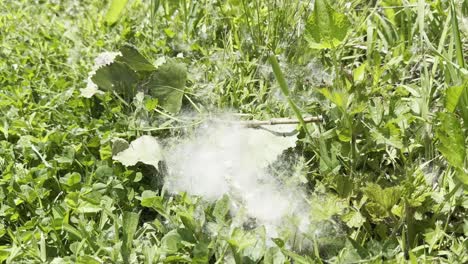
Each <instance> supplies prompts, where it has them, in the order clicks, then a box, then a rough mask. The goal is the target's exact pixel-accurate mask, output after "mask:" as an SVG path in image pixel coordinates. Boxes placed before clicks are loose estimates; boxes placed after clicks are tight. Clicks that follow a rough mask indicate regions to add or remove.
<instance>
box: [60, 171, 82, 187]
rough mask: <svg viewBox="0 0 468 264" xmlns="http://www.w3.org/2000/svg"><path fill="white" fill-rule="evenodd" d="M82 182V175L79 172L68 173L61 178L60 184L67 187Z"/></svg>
mask: <svg viewBox="0 0 468 264" xmlns="http://www.w3.org/2000/svg"><path fill="white" fill-rule="evenodd" d="M80 182H81V175H80V174H79V173H78V172H72V173H67V174H65V176H63V177H62V178H60V183H61V184H64V185H66V186H69V187H70V186H73V185H75V184H78V183H80Z"/></svg>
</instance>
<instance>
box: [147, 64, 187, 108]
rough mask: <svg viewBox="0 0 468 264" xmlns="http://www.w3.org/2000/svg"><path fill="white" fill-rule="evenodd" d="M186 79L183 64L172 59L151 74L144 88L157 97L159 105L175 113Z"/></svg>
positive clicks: (179, 103) (178, 106)
mask: <svg viewBox="0 0 468 264" xmlns="http://www.w3.org/2000/svg"><path fill="white" fill-rule="evenodd" d="M186 80H187V68H186V66H185V64H183V63H179V62H176V61H175V60H173V59H172V60H168V61H167V62H166V63H164V64H163V65H161V66H160V67H159V68H158V69H157V70H156V71H155V72H153V73H152V74H151V77H150V78H149V81H148V82H147V83H145V84H144V88H145V90H147V91H148V93H149V94H150V95H151V96H153V97H155V98H157V99H158V103H159V106H161V107H162V108H163V109H164V110H166V111H168V112H170V113H173V114H177V113H178V112H179V111H180V108H181V106H182V97H183V95H184V89H185V82H186Z"/></svg>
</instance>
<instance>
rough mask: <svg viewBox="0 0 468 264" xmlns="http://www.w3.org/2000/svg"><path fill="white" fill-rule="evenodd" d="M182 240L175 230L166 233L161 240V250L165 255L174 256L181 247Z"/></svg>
mask: <svg viewBox="0 0 468 264" xmlns="http://www.w3.org/2000/svg"><path fill="white" fill-rule="evenodd" d="M181 242H182V238H181V236H180V235H179V233H178V232H177V230H176V229H174V230H172V231H170V232H169V233H167V234H166V235H165V236H164V237H163V238H162V240H161V250H162V252H163V253H165V254H175V253H177V251H178V250H179V247H180V246H181Z"/></svg>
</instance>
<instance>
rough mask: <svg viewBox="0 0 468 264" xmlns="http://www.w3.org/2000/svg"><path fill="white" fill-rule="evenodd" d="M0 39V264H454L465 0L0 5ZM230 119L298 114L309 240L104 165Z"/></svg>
mask: <svg viewBox="0 0 468 264" xmlns="http://www.w3.org/2000/svg"><path fill="white" fill-rule="evenodd" d="M0 32H1V33H0V87H1V91H0V113H1V115H0V172H1V178H0V263H43V262H46V263H357V262H359V263H362V262H365V263H382V262H389V263H405V262H407V261H408V262H411V263H467V262H468V238H467V236H468V211H467V209H468V196H467V192H468V63H467V62H466V60H467V59H468V57H467V55H468V1H463V0H447V1H440V0H436V1H424V0H375V1H366V0H352V1H341V0H339V1H325V0H315V1H305V0H252V1H247V0H226V1H221V0H153V1H142V0H129V1H122V0H120V1H119V0H113V1H92V0H83V1H73V0H50V1H44V0H35V1H26V0H15V1H14V0H5V1H1V2H0ZM118 51H120V52H121V56H117V57H116V58H115V60H114V62H113V63H110V64H108V65H105V66H103V67H101V68H98V69H97V68H95V69H94V68H93V65H95V62H94V59H95V58H96V57H97V56H98V55H99V54H100V53H102V52H118ZM93 71H94V72H93ZM90 81H92V82H94V83H95V84H96V85H97V86H98V87H99V90H100V91H98V92H96V90H84V91H83V90H82V89H85V88H86V87H87V85H88V84H89V82H90ZM93 91H94V92H93ZM139 91H143V92H144V94H142V93H138V92H139ZM90 92H91V94H89V93H90ZM86 93H88V95H89V96H83V95H86ZM88 97H89V98H88ZM226 109H227V110H229V111H231V112H236V113H242V114H245V117H246V119H248V118H250V119H258V120H262V119H264V120H267V119H271V118H277V117H291V118H297V119H299V120H300V121H301V123H300V125H299V129H300V134H299V138H300V139H299V142H298V144H297V146H296V147H295V149H294V150H291V151H293V152H295V153H299V154H300V156H302V157H303V158H304V162H303V167H302V168H301V169H300V170H298V171H299V173H294V176H291V177H297V178H298V179H291V180H297V181H298V182H301V187H304V188H305V189H306V190H307V192H308V194H309V196H310V197H309V199H310V210H311V212H312V215H313V216H314V217H315V218H314V219H311V221H312V222H311V225H316V226H317V228H318V227H321V229H320V230H321V232H316V233H314V234H310V237H309V238H310V241H312V244H311V245H302V244H301V243H294V242H293V243H289V242H288V241H291V240H292V237H294V235H291V234H290V235H289V236H288V234H284V235H280V236H279V237H277V238H274V239H273V241H269V239H267V238H266V235H265V230H264V229H262V227H261V226H258V227H255V228H253V229H249V228H242V227H234V226H232V225H231V224H232V216H231V215H230V214H229V198H228V197H227V196H226V197H224V198H222V199H220V200H218V201H216V202H214V203H210V202H208V201H205V200H204V199H203V198H201V197H194V196H189V195H187V194H184V193H180V194H169V193H167V192H165V191H164V190H165V189H164V175H165V168H164V166H163V165H162V163H160V167H159V168H158V169H155V168H154V167H153V166H149V165H147V164H143V163H137V164H136V165H134V166H128V167H125V166H124V165H122V164H121V163H119V162H117V161H115V160H113V159H112V157H113V155H115V154H116V153H118V152H119V151H121V150H123V149H125V148H126V147H128V143H127V142H131V141H133V140H135V139H136V138H138V137H140V136H142V135H152V136H155V137H158V138H161V139H170V138H177V137H178V136H180V135H181V134H184V133H190V131H191V129H192V128H193V127H196V126H197V124H199V123H200V122H201V121H200V120H198V119H196V120H195V119H194V120H188V119H186V118H184V115H196V116H206V115H209V114H211V113H217V112H223V111H225V110H226ZM319 115H321V116H323V118H324V122H322V123H316V124H305V123H304V122H303V117H305V116H319ZM187 120H188V121H187ZM187 155H190V153H187ZM294 238H295V237H294Z"/></svg>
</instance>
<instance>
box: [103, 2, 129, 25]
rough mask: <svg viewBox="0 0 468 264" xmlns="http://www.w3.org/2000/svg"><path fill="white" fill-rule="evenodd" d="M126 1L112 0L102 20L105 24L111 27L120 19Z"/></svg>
mask: <svg viewBox="0 0 468 264" xmlns="http://www.w3.org/2000/svg"><path fill="white" fill-rule="evenodd" d="M127 2H128V0H112V2H111V3H110V6H109V9H108V10H107V13H106V16H105V18H104V20H105V22H106V24H108V25H113V24H114V23H115V22H117V20H118V19H119V17H120V14H121V13H122V11H123V9H124V8H125V5H127Z"/></svg>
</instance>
